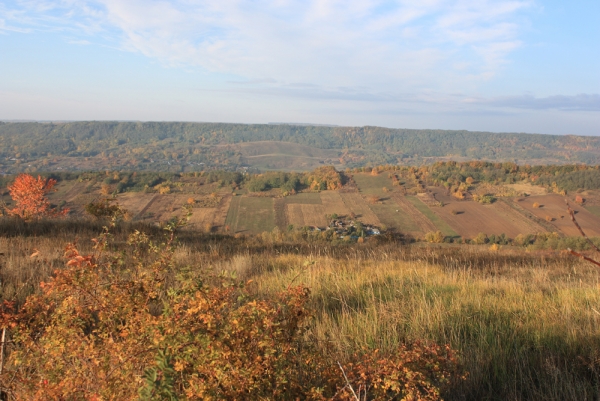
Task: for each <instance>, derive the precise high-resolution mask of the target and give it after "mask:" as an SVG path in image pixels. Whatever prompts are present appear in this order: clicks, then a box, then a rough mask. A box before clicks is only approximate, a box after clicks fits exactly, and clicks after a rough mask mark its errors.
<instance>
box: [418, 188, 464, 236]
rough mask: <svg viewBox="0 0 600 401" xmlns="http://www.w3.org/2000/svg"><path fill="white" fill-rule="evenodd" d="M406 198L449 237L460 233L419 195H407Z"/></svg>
mask: <svg viewBox="0 0 600 401" xmlns="http://www.w3.org/2000/svg"><path fill="white" fill-rule="evenodd" d="M406 199H407V200H408V201H409V202H410V203H411V204H412V205H413V206H414V207H415V208H416V209H417V210H418V211H419V212H421V213H422V214H423V215H424V216H425V217H426V218H427V219H429V221H431V222H432V223H433V224H434V226H435V228H437V229H438V230H439V231H441V232H442V234H444V235H445V236H448V237H457V236H458V233H457V232H456V231H454V229H453V228H452V227H451V226H450V225H449V224H448V223H446V222H445V221H444V220H443V219H442V218H440V217H439V216H438V215H437V214H436V213H435V212H434V211H433V210H432V208H431V207H429V206H427V205H426V204H425V203H423V202H422V201H421V200H420V199H419V197H417V196H407V197H406Z"/></svg>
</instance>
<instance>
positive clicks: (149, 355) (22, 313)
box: [0, 225, 461, 400]
mask: <svg viewBox="0 0 600 401" xmlns="http://www.w3.org/2000/svg"><path fill="white" fill-rule="evenodd" d="M173 227H174V226H173V225H171V226H168V229H169V231H170V235H168V236H167V238H166V240H165V241H164V242H163V243H162V244H159V243H155V242H153V241H152V240H151V239H150V238H149V237H148V236H146V235H145V234H143V233H140V232H135V233H133V234H132V235H131V236H130V237H129V240H128V244H129V246H130V249H129V252H130V255H129V257H127V254H125V253H122V254H119V255H118V256H106V255H107V249H108V248H110V245H111V244H110V243H109V242H110V235H109V234H108V232H105V233H104V234H103V235H101V236H100V237H99V238H98V239H97V241H96V246H95V253H94V254H92V255H82V254H80V253H79V252H78V250H77V249H76V248H75V246H73V245H70V246H68V247H67V249H66V252H65V256H66V257H67V260H68V261H67V263H66V267H65V268H64V269H60V270H57V271H56V273H55V276H54V277H53V279H52V280H51V281H49V282H47V283H43V284H42V291H41V293H39V294H37V295H33V296H30V297H29V298H28V299H27V301H26V302H25V304H24V306H23V307H22V308H21V309H20V310H14V309H13V306H12V305H11V304H10V303H5V304H4V305H3V309H2V313H1V314H0V324H2V326H3V327H10V328H11V332H12V343H11V344H12V345H11V346H12V347H13V350H12V352H11V353H10V355H9V356H8V359H7V361H6V364H5V365H4V371H3V374H2V375H1V376H0V384H1V385H2V388H3V389H4V390H5V391H6V392H7V393H8V394H9V395H10V398H11V399H88V400H94V399H95V400H99V399H119V400H134V399H142V400H155V399H163V400H164V399H170V400H174V399H198V400H199V399H240V400H241V399H309V400H326V399H332V397H338V398H339V399H346V400H349V399H352V397H353V395H352V391H351V389H354V388H355V389H357V390H359V389H360V390H359V391H362V392H364V393H365V394H368V396H369V399H376V400H383V399H420V400H438V399H440V392H441V391H443V390H444V389H445V388H446V387H447V386H448V385H450V384H451V383H452V381H453V379H454V378H460V377H461V376H460V371H459V368H458V363H457V359H456V356H455V353H454V352H453V351H452V350H451V349H450V348H449V347H448V346H438V345H436V344H424V343H420V342H415V343H413V344H411V345H401V346H399V347H398V348H397V349H396V350H395V351H394V352H391V353H389V354H383V353H379V352H378V351H376V350H375V351H372V350H361V351H358V352H353V353H350V354H349V356H348V358H347V360H346V361H345V362H344V363H337V361H333V360H330V359H328V358H327V357H325V356H324V354H323V353H322V352H319V351H318V350H317V348H316V345H315V342H314V341H310V339H309V338H308V339H307V336H308V331H307V328H308V327H309V326H308V325H309V323H310V319H309V318H310V316H311V311H310V310H309V309H308V307H307V301H308V298H309V290H308V289H307V288H306V287H304V286H302V285H300V286H296V287H291V286H288V288H287V289H285V290H284V291H282V292H281V293H279V294H278V295H276V296H275V297H273V298H269V299H255V298H253V297H252V296H251V294H250V292H249V291H247V290H246V289H245V286H244V284H243V283H240V282H237V281H236V280H235V279H234V278H232V277H231V276H226V275H221V276H215V275H207V274H206V273H204V275H201V273H200V272H198V270H196V269H189V270H186V271H180V272H178V273H177V274H175V273H176V272H175V271H174V268H173V265H174V263H173V251H174V247H173V244H174V236H173ZM143 257H144V258H143ZM365 397H366V396H365Z"/></svg>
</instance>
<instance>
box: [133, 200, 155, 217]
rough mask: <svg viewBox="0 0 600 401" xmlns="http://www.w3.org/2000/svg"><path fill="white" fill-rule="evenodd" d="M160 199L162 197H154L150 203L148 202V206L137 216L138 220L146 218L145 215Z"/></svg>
mask: <svg viewBox="0 0 600 401" xmlns="http://www.w3.org/2000/svg"><path fill="white" fill-rule="evenodd" d="M159 197H160V195H154V196H153V197H152V199H150V202H148V203H147V204H146V206H144V207H143V208H142V210H140V212H139V213H138V214H137V215H136V216H135V218H136V219H142V218H143V217H144V213H146V212H147V211H148V209H150V207H151V206H152V204H153V203H154V202H156V200H157V199H158V198H159Z"/></svg>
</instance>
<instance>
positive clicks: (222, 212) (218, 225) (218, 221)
mask: <svg viewBox="0 0 600 401" xmlns="http://www.w3.org/2000/svg"><path fill="white" fill-rule="evenodd" d="M232 198H233V196H232V195H231V194H227V195H225V196H223V198H221V202H219V205H218V206H217V209H216V211H215V215H214V219H213V221H212V224H213V226H214V228H215V229H217V230H219V229H224V228H225V220H227V213H228V212H229V207H230V205H231V199H232Z"/></svg>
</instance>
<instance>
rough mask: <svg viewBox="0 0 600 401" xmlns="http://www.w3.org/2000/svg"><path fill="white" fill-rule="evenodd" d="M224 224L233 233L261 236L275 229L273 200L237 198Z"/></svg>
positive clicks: (232, 203) (231, 205)
mask: <svg viewBox="0 0 600 401" xmlns="http://www.w3.org/2000/svg"><path fill="white" fill-rule="evenodd" d="M234 199H235V201H232V202H231V204H230V207H229V210H228V213H227V217H226V219H225V221H224V223H225V224H226V225H227V226H229V227H230V230H231V232H232V233H242V234H260V233H262V232H265V231H272V230H273V228H275V212H274V210H273V203H274V202H273V198H265V197H246V196H240V197H237V196H236V197H235V198H234Z"/></svg>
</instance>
